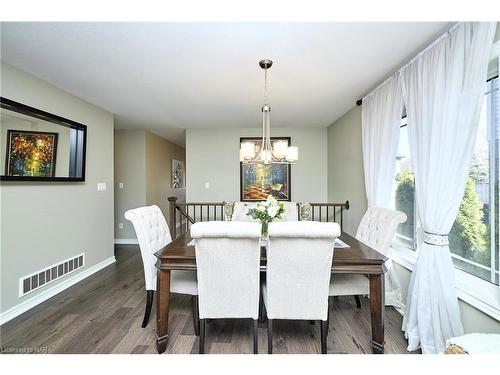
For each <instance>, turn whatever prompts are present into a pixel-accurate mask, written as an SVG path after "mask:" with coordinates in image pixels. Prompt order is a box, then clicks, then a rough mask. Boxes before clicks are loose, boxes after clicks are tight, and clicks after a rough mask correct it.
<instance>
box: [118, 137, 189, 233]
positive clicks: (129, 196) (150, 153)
mask: <svg viewBox="0 0 500 375" xmlns="http://www.w3.org/2000/svg"><path fill="white" fill-rule="evenodd" d="M185 155H186V152H185V149H184V148H183V147H180V146H178V145H176V144H174V143H171V142H169V141H167V140H166V139H164V138H162V137H159V136H157V135H156V134H153V133H150V132H148V131H144V130H122V129H120V130H116V131H115V181H116V183H115V238H116V239H135V238H136V235H135V231H134V228H133V226H132V224H131V223H130V222H129V221H127V220H125V217H124V214H125V211H127V210H129V209H131V208H136V207H141V206H146V205H153V204H156V205H157V206H159V207H160V208H161V210H162V212H163V215H164V216H165V218H166V219H167V222H169V220H170V218H169V214H168V213H169V211H168V209H169V204H168V199H167V198H168V197H172V196H175V197H177V198H178V199H179V201H184V200H185V197H186V194H185V188H183V189H172V187H171V171H172V159H177V160H181V161H183V162H184V164H185V162H186V157H185ZM120 183H123V188H122V189H120ZM120 223H122V224H123V229H120V227H119V224H120ZM169 224H170V223H169Z"/></svg>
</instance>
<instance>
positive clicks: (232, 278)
mask: <svg viewBox="0 0 500 375" xmlns="http://www.w3.org/2000/svg"><path fill="white" fill-rule="evenodd" d="M260 234H261V225H260V224H259V223H242V222H220V221H211V222H210V221H209V222H201V223H195V224H193V225H192V226H191V237H192V238H193V239H194V241H195V245H194V246H195V252H196V268H197V273H198V296H199V314H200V315H199V318H200V339H199V340H200V341H199V344H200V346H199V348H200V354H202V353H204V351H205V322H206V319H223V318H249V319H252V320H253V348H254V349H253V350H254V353H255V354H257V352H258V347H257V319H258V315H259V286H260V281H259V275H260Z"/></svg>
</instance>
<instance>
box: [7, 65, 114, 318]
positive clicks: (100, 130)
mask: <svg viewBox="0 0 500 375" xmlns="http://www.w3.org/2000/svg"><path fill="white" fill-rule="evenodd" d="M1 83H2V84H1V96H3V97H6V98H8V99H12V100H15V101H17V102H20V103H23V104H27V105H29V106H32V107H35V108H39V109H41V110H44V111H47V112H50V113H54V114H56V115H59V116H62V117H66V118H69V119H71V120H74V121H77V122H80V123H83V124H85V125H87V126H88V135H87V165H86V181H85V182H82V183H36V182H24V183H22V182H2V184H1V186H0V190H1V192H0V197H1V200H0V206H1V207H0V211H1V222H0V226H1V241H0V246H1V251H0V263H1V265H0V267H1V299H0V311H1V312H5V311H6V310H9V309H10V308H13V307H14V306H16V305H18V304H20V303H21V302H24V301H26V300H27V299H30V298H32V297H34V296H36V295H38V294H40V293H41V292H43V291H45V290H46V289H47V288H49V287H51V286H55V285H57V284H59V283H60V282H61V281H64V280H65V279H66V278H67V277H63V278H62V279H61V280H59V281H56V282H53V283H51V284H49V286H44V287H42V288H40V289H39V290H38V291H36V292H33V293H30V294H28V295H26V296H24V297H18V293H19V278H21V277H22V276H25V275H27V274H29V273H32V272H35V271H37V270H39V269H42V268H45V267H46V266H50V265H52V264H54V263H58V262H60V261H62V260H65V259H67V258H70V257H72V256H74V255H77V254H80V253H82V252H84V253H85V258H86V259H85V267H84V268H83V269H82V270H81V271H77V272H78V273H79V272H82V271H84V270H86V269H88V268H89V267H92V266H94V265H96V264H98V263H99V262H102V261H104V260H106V259H109V258H112V257H113V254H114V248H113V189H112V187H113V115H112V114H111V113H109V112H106V111H104V110H102V109H100V108H98V107H96V106H94V105H92V104H89V103H87V102H85V101H83V100H81V99H79V98H77V97H75V96H73V95H70V94H69V93H67V92H65V91H62V90H60V89H58V88H56V87H54V86H52V85H50V84H48V83H47V82H45V81H42V80H40V79H38V78H36V77H34V76H32V75H30V74H27V73H25V72H22V71H20V70H18V69H15V68H13V67H12V66H10V65H7V64H4V63H2V65H1ZM98 182H105V183H106V184H107V190H106V191H104V192H97V188H96V184H97V183H98ZM73 275H75V274H73Z"/></svg>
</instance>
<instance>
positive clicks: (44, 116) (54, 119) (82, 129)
mask: <svg viewBox="0 0 500 375" xmlns="http://www.w3.org/2000/svg"><path fill="white" fill-rule="evenodd" d="M0 108H3V109H7V110H9V111H13V112H17V113H21V114H24V115H27V116H31V117H35V118H37V119H40V120H44V121H47V122H51V123H54V124H57V125H61V126H64V127H67V128H71V129H75V130H78V131H79V132H78V134H81V152H80V154H79V155H78V159H79V160H80V165H78V169H79V170H81V172H80V174H79V176H78V177H56V176H51V177H35V176H8V175H6V174H3V175H0V181H40V182H49V181H54V182H84V181H85V169H86V159H87V157H86V156H87V155H86V153H87V126H86V125H84V124H81V123H79V122H76V121H73V120H70V119H67V118H64V117H61V116H58V115H55V114H53V113H49V112H45V111H42V110H41V109H38V108H34V107H30V106H28V105H26V104H22V103H19V102H16V101H14V100H11V99H7V98H5V97H0ZM23 132H24V130H23ZM35 133H43V132H35ZM7 138H8V137H7ZM6 157H7V155H6ZM6 162H7V160H6ZM4 173H7V169H5V171H4ZM68 174H69V173H68Z"/></svg>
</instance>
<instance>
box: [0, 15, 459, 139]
mask: <svg viewBox="0 0 500 375" xmlns="http://www.w3.org/2000/svg"><path fill="white" fill-rule="evenodd" d="M450 25H451V24H450V23H446V22H437V23H432V22H426V23H417V22H413V23H264V24H255V23H254V24H252V23H232V24H231V23H225V24H220V23H219V24H216V23H211V24H210V23H205V24H203V23H191V24H189V23H2V25H1V57H2V60H4V61H5V62H7V63H9V64H11V65H13V66H16V67H18V68H20V69H22V70H25V71H27V72H29V73H32V74H34V75H35V76H38V77H40V78H42V79H44V80H46V81H48V82H50V83H52V84H54V85H55V86H58V87H60V88H62V89H64V90H66V91H68V92H70V93H72V94H74V95H76V96H78V97H81V98H83V99H85V100H86V101H88V102H90V103H93V104H95V105H97V106H99V107H102V108H104V109H106V110H108V111H110V112H112V113H114V114H115V125H116V127H117V128H136V129H137V128H145V129H149V130H152V131H154V132H155V133H157V134H160V135H162V136H164V137H165V138H167V139H170V140H172V141H173V142H175V143H177V144H181V145H183V144H184V142H185V129H187V128H213V127H255V126H260V116H261V112H260V106H261V104H262V101H263V71H262V70H261V69H260V68H259V66H258V61H259V60H260V59H261V58H263V57H269V58H271V59H273V60H274V65H273V67H272V68H271V70H270V71H269V85H270V103H271V106H272V114H271V120H272V126H274V127H326V126H328V125H330V124H332V123H333V122H334V121H335V120H336V119H338V118H339V117H340V116H341V115H343V114H344V113H345V112H347V111H348V110H349V109H350V108H352V107H353V105H354V102H355V100H356V99H358V97H359V96H360V95H361V94H362V93H364V92H365V91H366V90H368V89H369V88H370V87H372V86H373V85H374V84H376V83H377V82H378V81H380V80H381V79H382V78H384V77H385V76H386V75H387V74H388V73H390V72H391V71H392V70H393V69H394V68H396V67H397V66H398V65H399V64H401V63H402V62H404V61H405V60H406V59H408V58H409V57H411V56H412V55H413V54H415V53H416V52H418V51H419V50H420V49H421V48H423V47H424V46H425V45H426V44H428V43H429V42H430V41H432V39H433V38H434V37H435V36H437V35H438V34H439V33H441V32H443V31H444V30H445V29H446V28H447V27H449V26H450Z"/></svg>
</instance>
